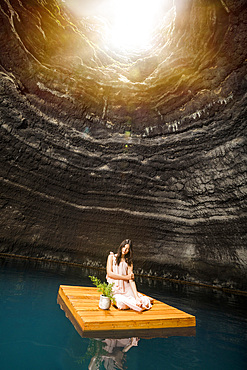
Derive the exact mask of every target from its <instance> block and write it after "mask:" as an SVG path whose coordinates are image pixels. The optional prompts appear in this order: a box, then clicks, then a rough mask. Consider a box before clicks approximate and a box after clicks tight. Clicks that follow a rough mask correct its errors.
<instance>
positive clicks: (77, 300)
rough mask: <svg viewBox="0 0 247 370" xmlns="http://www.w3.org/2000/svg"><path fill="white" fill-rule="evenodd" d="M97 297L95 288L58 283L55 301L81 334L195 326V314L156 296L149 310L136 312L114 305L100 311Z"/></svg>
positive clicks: (98, 294) (97, 293)
mask: <svg viewBox="0 0 247 370" xmlns="http://www.w3.org/2000/svg"><path fill="white" fill-rule="evenodd" d="M99 296H100V293H99V292H98V291H97V288H93V287H79V286H66V285H61V286H60V288H59V292H58V303H59V304H60V306H61V308H62V309H63V310H64V311H65V313H66V316H67V317H68V318H69V319H70V320H71V322H72V323H73V324H74V326H75V327H76V329H77V331H78V332H79V333H80V334H81V333H83V332H87V331H92V332H94V331H95V332H99V331H116V330H117V331H121V330H125V331H126V330H133V329H163V328H178V327H184V328H185V327H193V326H195V325H196V320H195V317H194V316H192V315H189V314H187V313H185V312H183V311H181V310H178V309H176V308H174V307H171V306H169V305H167V304H165V303H163V302H160V301H158V300H156V299H152V301H153V307H152V308H151V310H147V311H143V312H136V311H133V310H118V309H117V308H115V307H114V306H111V308H110V309H109V310H101V309H100V308H99V306H98V305H99Z"/></svg>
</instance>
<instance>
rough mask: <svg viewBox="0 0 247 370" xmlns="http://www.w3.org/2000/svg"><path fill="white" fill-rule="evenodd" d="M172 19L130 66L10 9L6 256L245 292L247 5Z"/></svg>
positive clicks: (201, 7)
mask: <svg viewBox="0 0 247 370" xmlns="http://www.w3.org/2000/svg"><path fill="white" fill-rule="evenodd" d="M175 5H177V6H176V7H173V8H172V9H171V10H170V21H169V22H170V23H169V24H168V25H167V24H166V25H164V27H163V29H161V30H160V32H159V33H158V34H157V35H156V41H155V43H154V46H153V49H152V50H150V51H149V52H147V53H145V54H143V53H142V54H140V55H134V56H133V55H121V54H117V53H116V52H115V53H113V52H109V51H108V49H104V48H103V46H102V39H101V37H100V36H99V35H100V33H99V32H98V31H97V33H96V32H95V33H94V32H93V31H92V30H91V29H90V30H91V31H90V32H89V31H88V27H86V24H85V23H83V22H79V21H78V20H77V19H76V18H75V17H74V16H73V15H72V14H71V13H70V11H69V10H68V9H65V8H63V7H62V4H60V3H57V2H56V1H53V0H50V1H48V0H46V1H39V0H28V1H25V2H21V1H17V0H9V1H7V0H6V1H5V0H3V1H2V2H1V4H0V24H1V28H0V29H1V39H0V48H1V55H0V67H1V70H0V81H1V90H0V94H1V98H0V101H1V108H0V109H1V111H0V112H1V113H0V114H1V126H0V132H1V143H0V146H1V157H0V160H1V167H0V168H1V173H0V181H1V185H0V186H1V198H0V202H1V203H0V212H1V221H0V253H7V254H16V255H26V256H32V257H40V258H46V259H54V260H60V261H67V262H77V263H81V264H84V265H90V266H104V265H105V262H106V258H107V254H108V252H109V251H110V250H116V249H117V247H118V245H119V244H120V242H121V241H122V240H123V239H125V238H131V239H132V240H133V242H134V248H135V249H134V251H135V253H134V260H135V271H136V272H138V273H140V274H150V275H157V276H161V277H165V278H174V279H180V280H186V281H188V282H197V283H206V284H211V285H215V286H220V287H227V288H234V289H241V290H246V288H247V279H246V274H247V269H246V267H247V250H246V229H247V228H246V189H247V187H246V85H247V73H246V47H245V45H246V19H247V17H246V8H247V7H246V2H245V1H238V2H234V1H230V0H229V1H227V0H225V1H200V0H197V1H196V0H194V1H193V0H191V1H188V2H187V4H186V6H185V7H184V8H183V9H180V8H179V6H178V5H179V1H177V2H176V1H175ZM96 26H97V27H100V24H96ZM96 26H95V27H96Z"/></svg>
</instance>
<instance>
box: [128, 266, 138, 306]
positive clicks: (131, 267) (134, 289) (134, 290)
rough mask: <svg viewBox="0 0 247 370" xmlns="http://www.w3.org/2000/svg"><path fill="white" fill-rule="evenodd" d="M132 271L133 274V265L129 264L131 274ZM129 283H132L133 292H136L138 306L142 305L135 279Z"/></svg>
mask: <svg viewBox="0 0 247 370" xmlns="http://www.w3.org/2000/svg"><path fill="white" fill-rule="evenodd" d="M131 273H132V274H133V265H131V266H128V274H131ZM129 283H130V286H131V289H132V292H133V294H134V296H135V299H136V304H137V306H140V305H141V301H140V298H139V297H138V291H137V289H136V283H135V282H134V280H133V279H131V280H130V281H129Z"/></svg>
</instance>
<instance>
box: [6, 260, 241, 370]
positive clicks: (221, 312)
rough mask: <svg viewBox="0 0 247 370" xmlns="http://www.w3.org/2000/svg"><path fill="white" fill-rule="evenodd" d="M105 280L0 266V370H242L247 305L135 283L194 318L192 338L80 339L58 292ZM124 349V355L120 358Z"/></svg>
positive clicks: (206, 292) (57, 268)
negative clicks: (62, 286)
mask: <svg viewBox="0 0 247 370" xmlns="http://www.w3.org/2000/svg"><path fill="white" fill-rule="evenodd" d="M90 274H93V275H96V274H97V276H98V277H99V278H101V279H104V273H100V272H98V271H95V270H86V269H81V268H74V267H73V268H72V267H68V266H64V265H58V264H52V263H41V262H30V261H29V262H27V261H23V260H12V259H3V258H0V333H1V336H0V369H1V370H12V369H13V370H14V369H15V370H22V369H23V370H74V369H75V370H77V369H88V368H89V367H90V369H91V370H95V369H105V368H106V369H111V370H112V369H128V370H132V369H133V370H137V369H144V370H145V369H147V370H149V369H155V370H157V369H162V370H163V369H166V370H167V369H168V370H169V369H210V370H212V369H224V370H227V369H229V370H230V369H231V370H238V369H239V370H240V369H241V370H245V369H246V368H247V315H246V308H247V297H246V296H240V295H232V294H228V293H223V292H220V291H217V290H210V289H207V288H202V287H195V286H188V285H179V284H174V283H170V282H162V281H157V280H151V279H149V280H147V279H137V285H138V288H139V290H140V291H142V292H144V293H146V294H149V295H152V296H153V297H155V298H157V299H159V300H161V301H163V302H166V303H168V304H169V305H172V306H174V307H177V308H179V309H181V310H183V311H186V312H188V313H190V314H192V315H195V316H196V319H197V328H196V335H194V336H188V337H186V336H185V337H184V336H172V337H168V338H154V339H138V338H134V339H132V342H133V343H135V344H137V345H136V346H133V347H131V348H130V349H129V350H128V351H127V352H124V351H125V350H127V348H126V346H127V345H128V344H129V343H130V341H131V339H129V338H126V339H125V340H122V341H115V342H114V341H113V340H106V341H103V340H97V339H89V338H81V337H80V336H79V334H78V333H77V332H76V330H75V329H74V327H73V325H72V324H71V323H70V321H69V320H68V319H67V318H66V317H65V314H64V312H63V311H62V310H61V309H60V307H59V305H58V304H57V302H56V298H57V292H58V288H59V285H60V284H68V285H70V284H71V285H84V286H92V285H91V282H90V280H89V278H88V275H90ZM124 348H125V350H124Z"/></svg>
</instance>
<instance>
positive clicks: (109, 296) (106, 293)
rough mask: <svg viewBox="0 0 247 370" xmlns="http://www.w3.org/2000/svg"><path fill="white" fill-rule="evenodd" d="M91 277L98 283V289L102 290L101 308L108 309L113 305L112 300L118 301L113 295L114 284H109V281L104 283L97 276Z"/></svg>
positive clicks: (94, 282) (95, 283)
mask: <svg viewBox="0 0 247 370" xmlns="http://www.w3.org/2000/svg"><path fill="white" fill-rule="evenodd" d="M89 277H90V279H91V280H92V282H93V284H94V285H96V287H97V288H98V291H99V292H101V295H100V300H99V308H101V309H102V310H108V309H109V308H110V305H111V300H112V301H113V302H114V303H116V301H115V298H114V297H113V290H112V288H113V285H114V283H112V284H107V283H105V282H104V283H102V282H101V281H100V279H98V278H97V277H95V276H89Z"/></svg>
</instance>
